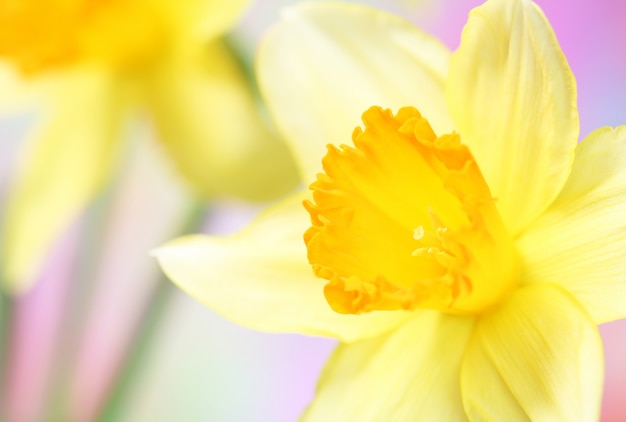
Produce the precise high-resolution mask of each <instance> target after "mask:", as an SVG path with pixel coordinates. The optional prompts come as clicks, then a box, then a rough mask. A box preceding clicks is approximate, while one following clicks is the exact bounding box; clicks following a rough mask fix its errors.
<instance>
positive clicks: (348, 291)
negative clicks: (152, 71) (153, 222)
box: [156, 0, 626, 421]
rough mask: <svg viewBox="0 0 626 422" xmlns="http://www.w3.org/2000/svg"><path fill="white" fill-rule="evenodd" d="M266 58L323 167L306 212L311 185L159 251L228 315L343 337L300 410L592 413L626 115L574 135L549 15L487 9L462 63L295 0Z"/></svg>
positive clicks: (571, 86)
mask: <svg viewBox="0 0 626 422" xmlns="http://www.w3.org/2000/svg"><path fill="white" fill-rule="evenodd" d="M296 63H298V67H297V70H296ZM258 65H259V67H258V74H259V78H260V81H261V87H262V90H263V92H264V95H265V97H266V99H267V100H268V104H269V106H270V109H271V111H272V112H273V114H274V117H275V118H276V120H277V122H278V124H279V126H280V127H281V129H282V130H283V132H284V133H285V134H286V135H287V138H288V139H289V140H290V142H291V144H292V146H293V149H294V151H295V153H296V154H297V156H298V158H299V162H300V167H301V170H302V173H303V175H304V176H305V177H306V178H308V179H309V180H312V179H313V178H315V177H316V178H317V180H316V181H315V182H314V183H313V184H312V185H311V189H312V191H313V195H312V199H309V200H306V201H305V207H306V209H307V210H308V211H309V214H310V222H311V223H308V222H307V221H306V215H304V213H303V212H302V209H301V201H302V199H303V198H305V197H306V196H305V195H303V194H302V195H298V196H297V197H294V198H290V199H289V200H286V201H284V202H283V203H282V204H279V205H277V206H275V207H274V208H273V209H271V210H270V211H268V212H267V213H266V214H265V215H263V216H261V217H260V218H259V219H258V221H257V222H256V223H255V224H253V225H252V226H251V227H249V228H248V229H247V230H245V231H243V232H242V233H241V234H240V235H239V236H236V237H233V238H215V237H204V236H194V237H190V238H183V239H180V240H177V241H174V242H173V243H172V244H171V245H169V246H165V247H163V248H162V249H160V250H158V251H157V252H156V255H157V257H158V259H159V261H160V264H161V266H162V268H163V269H164V271H165V272H166V273H167V274H168V276H169V277H170V278H171V279H172V280H173V281H174V282H175V283H177V284H178V285H179V286H180V287H181V288H182V289H184V290H186V291H187V292H188V293H189V294H191V295H192V296H194V297H196V298H197V299H198V300H200V301H201V302H203V303H204V304H206V305H207V306H209V307H211V308H213V309H215V310H216V311H218V312H220V313H222V314H223V315H225V316H227V317H228V318H230V319H232V320H233V321H235V322H238V323H241V324H244V325H246V326H248V327H252V328H256V329H261V330H267V331H283V332H300V333H305V334H315V335H327V336H332V337H335V338H338V339H339V340H341V341H342V343H341V344H340V346H339V347H338V348H337V350H336V351H335V352H334V354H333V356H332V357H331V358H330V360H329V362H328V363H327V366H326V368H325V369H324V371H323V373H322V376H321V380H320V383H319V387H318V393H317V397H316V398H315V400H314V402H313V403H312V404H311V406H310V407H309V409H308V410H307V412H306V413H305V417H304V419H305V420H324V421H325V420H359V421H376V420H386V419H393V420H425V421H431V420H435V421H439V420H444V421H448V420H468V419H469V420H472V421H483V420H485V421H501V420H507V421H510V420H516V421H517V420H534V421H546V420H550V421H552V420H558V421H574V420H584V421H593V420H597V419H598V417H599V406H600V398H601V393H602V391H601V390H602V380H603V355H602V343H601V339H600V336H599V334H598V331H597V327H596V326H597V324H600V323H604V322H608V321H612V320H615V319H619V318H623V317H624V316H626V278H625V277H626V276H625V274H626V259H625V258H626V256H625V255H624V252H623V251H624V250H626V249H625V248H626V168H625V167H624V165H623V162H624V159H626V127H620V128H617V129H611V128H601V129H598V130H596V131H595V132H593V133H592V134H590V135H589V136H588V137H587V138H586V139H585V140H584V141H583V142H582V143H581V144H579V145H578V144H577V139H578V136H579V122H578V111H577V107H576V85H575V80H574V77H573V75H572V74H571V71H570V69H569V66H568V64H567V61H566V59H565V57H564V56H563V53H562V52H561V50H560V47H559V45H558V42H557V40H556V38H555V36H554V33H553V31H552V28H551V27H550V24H549V22H548V21H547V19H546V18H545V16H544V15H543V13H542V12H541V10H540V9H539V8H538V7H537V6H536V5H535V4H533V3H532V2H531V1H530V0H489V1H487V2H486V3H485V4H483V5H482V6H480V7H478V8H476V9H475V10H474V11H473V12H472V13H471V14H470V17H469V20H468V23H467V25H466V27H465V29H464V32H463V37H462V42H461V46H460V47H459V49H458V50H457V51H456V52H454V53H453V54H452V55H450V53H449V52H448V51H447V50H446V48H445V47H443V46H442V45H441V44H439V43H438V42H437V41H436V40H434V39H432V38H430V37H429V36H427V35H426V34H424V33H422V32H420V31H418V30H417V29H416V28H414V27H412V26H411V25H409V24H408V23H406V22H405V21H403V20H401V19H399V18H397V17H394V16H390V15H388V14H385V13H382V12H378V11H375V10H371V9H367V8H363V7H360V6H353V5H340V4H334V5H333V4H319V5H310V6H301V7H297V8H294V9H291V10H289V11H288V12H287V13H285V19H284V21H283V22H281V23H280V24H279V25H277V26H276V27H275V28H274V29H273V31H272V32H271V33H270V35H269V36H268V38H267V39H266V40H265V42H264V45H263V47H262V49H261V52H260V56H259V60H258ZM295 87H298V95H297V96H294V95H293V92H294V89H295ZM372 104H383V105H385V106H386V107H390V108H393V109H394V110H397V113H396V114H394V113H392V112H391V111H390V110H388V109H382V108H380V107H370V106H371V105H372ZM406 105H411V106H416V107H419V111H417V109H415V108H413V107H406ZM363 110H367V111H365V113H364V114H363V122H364V128H357V129H356V130H355V131H354V132H353V135H352V136H353V141H354V146H346V145H342V146H341V147H339V148H337V147H334V146H332V145H330V146H328V152H327V154H326V156H325V157H324V159H323V161H322V163H323V172H322V173H318V171H319V162H318V160H316V159H315V158H314V157H321V156H322V155H323V152H322V148H323V146H324V144H325V143H327V142H328V141H330V142H337V143H339V142H341V141H342V140H344V139H346V137H347V134H349V133H350V129H351V127H350V126H352V127H353V124H354V122H355V121H357V119H358V116H359V114H360V113H362V112H363ZM316 174H317V175H316ZM307 226H309V229H308V230H306V228H307ZM305 230H306V234H305V235H304V240H305V243H306V248H307V250H306V251H305V250H304V245H302V237H301V236H302V234H301V233H303V232H305ZM305 255H308V261H309V263H310V264H307V262H306V260H305V259H304V256H305ZM310 265H312V267H313V272H314V274H315V275H316V276H317V277H318V278H314V277H312V276H311V274H310ZM320 278H321V279H325V280H324V281H322V280H320ZM325 283H326V285H325V287H324V284H325ZM329 305H330V307H329ZM331 308H332V310H331Z"/></svg>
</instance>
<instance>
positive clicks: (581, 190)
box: [517, 126, 626, 324]
mask: <svg viewBox="0 0 626 422" xmlns="http://www.w3.org/2000/svg"><path fill="white" fill-rule="evenodd" d="M624 163H626V126H622V127H620V128H618V129H611V128H602V129H598V130H596V131H595V132H593V133H592V134H591V135H589V136H588V137H587V139H585V141H583V142H582V143H581V144H580V145H579V146H578V149H577V151H576V159H575V160H574V166H573V167H572V174H571V176H570V178H569V179H568V181H567V184H566V185H565V187H564V189H563V191H562V192H561V194H560V195H559V196H558V197H557V199H556V200H555V202H554V204H553V205H552V206H551V207H550V208H549V209H548V211H547V212H546V213H545V214H544V215H542V216H541V218H540V219H539V220H537V221H536V222H535V223H534V224H533V225H532V226H530V227H529V229H528V231H527V232H526V233H524V234H523V235H522V237H521V238H520V239H519V241H518V242H517V245H518V249H519V250H520V253H521V254H522V255H523V257H524V258H523V259H524V261H525V262H526V271H525V277H526V280H527V281H528V282H530V283H534V282H551V283H557V284H559V285H561V286H563V287H564V288H565V289H567V290H569V291H570V292H571V293H572V294H574V296H576V298H577V299H578V300H579V301H580V302H581V303H582V304H583V306H585V307H586V308H587V310H588V312H589V313H590V314H591V316H592V317H593V319H594V321H595V322H596V323H597V324H600V323H603V322H608V321H613V320H616V319H620V318H624V317H626V166H625V165H624Z"/></svg>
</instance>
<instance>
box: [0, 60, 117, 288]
mask: <svg viewBox="0 0 626 422" xmlns="http://www.w3.org/2000/svg"><path fill="white" fill-rule="evenodd" d="M55 88H56V89H58V92H55V93H54V94H53V95H55V97H54V98H55V101H52V102H51V104H49V105H50V109H49V110H45V111H46V116H45V121H44V122H43V123H42V124H41V125H40V126H39V127H38V128H37V129H38V130H37V131H36V133H35V135H34V139H33V140H32V141H33V143H32V144H29V145H28V147H29V148H27V150H26V154H25V156H24V161H23V163H22V165H23V166H22V168H21V170H22V171H21V173H20V175H19V176H18V180H17V181H16V183H15V185H14V186H13V187H12V191H11V192H10V195H9V199H8V201H9V203H8V206H7V211H6V219H5V222H4V233H5V238H4V245H3V248H4V257H3V258H4V263H3V268H2V271H3V272H4V275H5V279H6V281H7V283H8V285H7V286H6V287H7V288H8V289H9V290H11V291H14V292H18V291H22V290H24V289H25V288H26V287H27V285H26V283H27V282H28V279H29V278H30V276H31V275H33V274H34V273H35V272H36V270H37V267H38V266H39V264H40V262H41V259H42V257H43V254H44V253H45V251H46V248H47V247H48V246H49V245H50V242H51V241H52V239H53V238H54V237H55V236H56V235H57V234H59V233H60V232H61V230H62V228H63V227H64V226H65V225H66V224H67V223H68V222H69V221H70V219H71V218H73V217H74V216H75V215H76V214H77V212H78V211H79V210H80V208H81V207H83V206H84V205H85V204H86V203H87V202H88V201H89V200H90V199H91V198H92V197H93V196H94V195H95V194H96V193H97V192H98V190H99V189H100V188H101V187H102V185H103V183H104V182H105V181H106V179H107V177H108V175H109V171H110V170H111V166H112V163H113V160H114V158H115V157H116V154H117V152H118V141H119V136H118V132H119V129H120V126H121V116H122V107H121V103H122V96H123V95H122V92H121V91H122V90H121V85H120V83H119V81H118V80H117V79H114V78H112V77H111V76H110V75H107V74H101V73H99V72H96V71H77V72H75V73H74V72H71V73H69V74H68V75H66V76H65V77H64V79H63V80H62V81H60V82H59V83H58V84H57V85H56V86H55Z"/></svg>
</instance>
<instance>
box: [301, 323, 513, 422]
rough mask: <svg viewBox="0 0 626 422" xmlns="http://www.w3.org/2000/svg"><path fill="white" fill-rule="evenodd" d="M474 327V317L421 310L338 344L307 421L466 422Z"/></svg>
mask: <svg viewBox="0 0 626 422" xmlns="http://www.w3.org/2000/svg"><path fill="white" fill-rule="evenodd" d="M473 327H474V320H473V319H471V318H459V317H452V316H446V315H443V314H440V313H438V312H436V311H419V312H416V313H415V316H414V317H413V318H412V319H411V320H410V321H409V322H407V323H406V324H403V325H402V326H400V327H398V328H397V329H396V330H394V331H392V332H390V333H388V334H386V335H384V336H380V337H376V338H373V339H370V340H366V341H362V342H359V343H354V344H347V345H340V346H339V347H338V348H337V350H336V351H335V352H334V354H333V355H332V356H331V358H330V360H329V362H328V363H327V364H326V368H325V369H324V371H323V372H322V375H321V379H320V382H319V385H318V392H317V395H316V398H315V400H314V402H313V403H312V404H311V406H310V407H309V409H308V410H307V412H306V413H305V415H304V418H303V419H304V420H306V421H309V420H311V421H361V422H363V421H382V420H394V421H463V420H467V418H466V417H465V416H464V412H463V406H462V403H461V395H460V385H459V373H460V368H461V361H462V357H463V354H464V352H465V347H466V345H467V342H468V340H469V339H470V336H471V333H472V330H473ZM503 420H504V419H503Z"/></svg>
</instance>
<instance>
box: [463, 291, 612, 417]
mask: <svg viewBox="0 0 626 422" xmlns="http://www.w3.org/2000/svg"><path fill="white" fill-rule="evenodd" d="M603 363H604V360H603V354H602V340H601V339H600V335H599V333H598V330H597V328H596V325H595V324H594V323H593V321H592V320H591V319H590V317H589V316H588V314H587V313H586V312H585V310H584V309H583V308H582V307H581V306H580V304H578V303H577V302H576V301H575V299H574V298H573V297H572V296H571V295H570V294H568V293H567V292H566V291H564V290H562V289H561V288H559V287H557V286H555V285H551V284H541V285H540V284H535V285H529V286H525V287H522V288H520V289H518V290H517V291H516V292H515V293H514V294H513V296H511V298H510V299H509V301H508V302H507V303H506V304H504V305H503V306H502V307H501V308H500V309H497V310H495V311H494V312H492V313H491V314H488V315H486V316H484V317H483V318H482V319H480V320H479V322H478V324H477V325H476V331H475V333H474V336H473V337H472V341H471V342H470V344H469V346H468V348H467V352H466V356H465V359H464V361H463V367H462V370H461V391H462V395H463V403H464V406H465V409H466V411H467V414H468V416H469V417H470V419H471V420H475V421H518V420H533V421H596V420H598V417H599V412H600V399H601V397H602V378H603V374H604V367H603Z"/></svg>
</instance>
